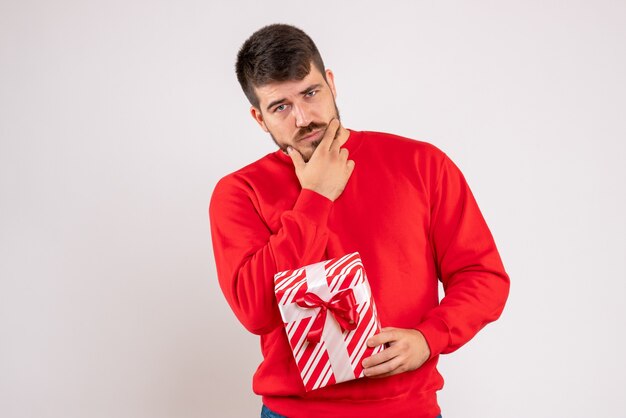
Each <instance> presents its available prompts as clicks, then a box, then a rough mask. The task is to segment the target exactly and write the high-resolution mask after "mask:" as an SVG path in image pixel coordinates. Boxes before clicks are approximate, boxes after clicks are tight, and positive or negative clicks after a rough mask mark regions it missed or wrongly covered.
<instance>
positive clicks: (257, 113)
mask: <svg viewBox="0 0 626 418" xmlns="http://www.w3.org/2000/svg"><path fill="white" fill-rule="evenodd" d="M250 114H251V115H252V118H253V119H254V120H255V121H256V123H258V124H259V126H260V127H261V129H263V130H264V131H265V132H269V130H268V129H267V126H265V121H264V120H263V114H262V113H261V109H258V108H256V107H254V106H250Z"/></svg>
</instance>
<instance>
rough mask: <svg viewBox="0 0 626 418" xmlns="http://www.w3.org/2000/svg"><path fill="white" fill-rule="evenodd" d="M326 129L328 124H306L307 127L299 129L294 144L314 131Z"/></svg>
mask: <svg viewBox="0 0 626 418" xmlns="http://www.w3.org/2000/svg"><path fill="white" fill-rule="evenodd" d="M327 127H328V124H326V123H317V122H311V123H309V124H308V126H305V127H304V128H300V129H299V130H298V132H297V133H296V136H295V141H294V142H297V141H299V140H301V139H302V138H304V137H305V136H307V135H309V134H310V133H311V132H313V131H316V130H319V129H324V130H326V128H327Z"/></svg>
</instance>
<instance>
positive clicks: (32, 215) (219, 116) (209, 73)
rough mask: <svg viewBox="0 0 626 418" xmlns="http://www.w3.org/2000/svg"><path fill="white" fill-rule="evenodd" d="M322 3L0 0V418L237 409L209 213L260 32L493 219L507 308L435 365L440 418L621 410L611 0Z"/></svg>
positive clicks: (620, 21) (238, 368) (620, 181)
mask: <svg viewBox="0 0 626 418" xmlns="http://www.w3.org/2000/svg"><path fill="white" fill-rule="evenodd" d="M334 3H335V2H331V1H326V0H320V1H317V2H313V3H308V4H301V3H299V2H275V1H265V2H252V1H250V2H230V3H226V2H224V4H223V5H219V6H217V5H214V3H212V2H208V1H200V0H196V1H192V0H178V1H173V0H172V1H156V2H155V1H146V0H143V1H121V0H114V1H100V2H96V1H69V0H59V1H55V2H46V1H40V0H39V1H38V0H31V1H28V0H27V1H15V0H14V1H9V0H0V199H1V204H0V416H2V417H4V418H22V417H38V418H49V417H64V418H73V417H93V418H99V417H119V418H125V417H129V418H130V417H132V418H139V417H146V418H148V417H150V418H160V417H176V418H180V417H190V418H191V417H198V418H199V417H209V416H211V417H213V416H214V417H217V416H220V417H253V416H258V411H259V408H260V401H259V399H258V398H257V397H255V396H254V395H253V394H252V391H251V376H252V373H253V371H254V369H255V368H256V365H257V364H258V362H259V359H260V353H259V344H258V340H257V338H256V337H254V336H252V335H248V334H247V333H246V332H245V331H244V329H243V328H242V327H241V326H240V325H239V324H238V323H237V322H236V320H235V318H234V316H233V315H232V313H231V312H230V310H229V308H228V307H227V305H226V303H225V301H224V300H223V297H222V295H221V293H220V290H219V287H218V285H217V281H216V277H215V267H214V264H213V255H212V250H211V247H210V237H209V229H208V220H207V213H206V210H207V204H208V201H209V197H210V193H211V191H212V188H213V185H214V184H215V182H216V181H217V180H218V179H219V178H220V177H221V176H223V175H225V174H226V173H227V172H230V171H233V170H235V169H236V168H239V167H241V166H243V165H244V164H247V163H249V162H251V161H253V160H255V159H257V158H259V157H260V156H262V155H264V154H265V153H268V152H271V151H273V150H274V145H273V143H272V141H271V140H270V139H269V137H266V135H265V134H264V133H263V132H262V131H261V130H260V129H259V128H258V127H257V126H256V125H255V124H254V122H253V121H252V119H251V118H250V117H249V115H248V105H247V103H246V101H245V98H244V96H243V94H242V93H241V91H240V90H239V86H238V85H237V83H236V79H235V76H234V72H233V66H234V59H235V54H236V52H237V49H238V48H239V46H240V44H241V43H242V42H243V41H244V40H245V39H246V37H247V36H249V35H250V34H251V33H252V32H253V31H254V30H256V29H258V28H259V27H260V26H262V25H265V24H268V23H273V22H286V23H292V24H296V25H298V26H300V27H302V28H303V29H304V30H305V31H307V32H308V33H309V34H310V35H311V36H312V37H313V38H314V39H315V40H316V42H317V44H318V46H319V48H320V49H321V51H322V54H323V55H324V57H325V61H326V64H327V66H328V67H329V68H332V69H333V70H334V71H335V75H336V83H337V87H338V89H339V98H338V99H339V100H338V105H339V107H340V110H341V112H342V117H343V120H344V122H345V124H346V125H347V126H348V127H351V128H354V129H362V130H382V131H389V132H393V133H397V134H401V135H405V136H410V137H413V138H417V139H422V140H426V141H429V142H432V143H435V144H436V145H438V146H439V147H440V148H442V149H444V150H445V151H446V152H447V153H448V154H449V155H450V156H451V157H452V158H453V159H454V160H455V161H456V162H457V164H458V165H459V166H460V167H461V169H462V170H463V171H464V173H465V174H466V177H467V178H468V180H469V182H470V184H471V185H472V188H473V190H474V192H475V194H476V196H477V199H478V201H479V204H480V205H481V208H482V210H483V212H484V214H485V216H486V218H487V221H488V222H489V224H490V226H491V229H492V232H493V234H494V236H495V238H496V241H497V243H498V245H499V248H500V250H501V254H502V256H503V259H504V261H505V265H506V267H507V269H508V271H509V273H510V275H511V278H512V288H511V296H510V300H509V303H508V306H507V308H506V310H505V312H504V314H503V316H502V318H501V320H500V321H499V322H496V323H494V324H492V325H491V326H489V327H488V328H486V329H485V330H484V331H483V332H482V333H481V334H479V335H478V336H477V337H476V338H475V339H474V340H472V341H471V342H470V343H469V344H468V345H467V346H465V347H463V348H462V349H461V350H459V351H458V352H456V353H454V354H451V355H448V356H444V357H442V359H441V370H442V372H443V373H444V376H445V377H446V387H445V388H444V390H443V391H442V392H441V394H440V401H441V405H442V408H443V412H444V416H445V417H446V418H452V417H462V418H472V417H481V418H488V417H493V418H495V417H520V418H522V417H568V418H572V417H588V416H608V417H615V416H623V414H624V410H626V401H625V400H624V399H625V398H624V396H623V388H624V387H626V378H625V376H626V367H625V360H624V354H623V353H624V348H625V342H624V341H625V340H624V331H623V329H624V325H625V324H624V322H625V321H624V318H625V314H626V308H625V307H624V305H625V304H624V297H625V296H626V292H625V290H626V289H625V287H626V286H625V284H624V282H625V279H626V274H625V273H624V271H625V270H624V268H623V263H624V258H625V257H624V256H625V255H626V245H625V239H624V237H625V236H626V223H625V222H624V218H623V214H624V213H625V212H626V203H625V187H624V181H625V180H626V170H625V168H624V162H623V160H624V158H625V154H626V152H625V151H626V146H625V142H626V124H625V117H626V99H625V98H626V82H625V77H624V74H626V48H625V41H626V3H624V2H619V1H594V2H590V1H571V2H556V1H526V2H510V1H500V2H495V1H477V2H469V1H468V2H426V1H405V2H386V3H381V2H364V1H359V2H336V3H339V4H334ZM381 4H384V5H386V6H387V7H386V8H384V9H382V8H381Z"/></svg>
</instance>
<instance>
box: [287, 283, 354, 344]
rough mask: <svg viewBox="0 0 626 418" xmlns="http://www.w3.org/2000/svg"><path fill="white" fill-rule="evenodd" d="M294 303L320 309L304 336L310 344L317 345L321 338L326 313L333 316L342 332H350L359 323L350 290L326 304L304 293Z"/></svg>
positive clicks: (315, 296) (312, 295) (340, 293)
mask: <svg viewBox="0 0 626 418" xmlns="http://www.w3.org/2000/svg"><path fill="white" fill-rule="evenodd" d="M296 303H297V304H298V306H300V307H302V308H321V309H320V311H319V312H318V313H317V316H316V317H315V319H314V320H313V325H311V328H310V329H309V332H308V334H307V336H306V338H307V340H309V342H312V343H318V342H319V341H320V339H321V338H322V331H323V330H324V324H325V323H326V315H327V314H328V311H330V312H331V313H332V314H333V317H334V318H335V319H336V320H337V323H339V326H341V328H342V329H343V330H349V331H352V330H353V329H355V328H356V326H357V322H359V314H358V313H357V311H356V306H357V304H356V298H355V297H354V292H353V291H352V289H347V290H344V291H342V292H338V293H336V294H335V295H334V296H333V297H332V298H330V300H329V301H328V302H326V301H324V300H323V299H322V298H320V297H319V296H317V295H316V294H315V293H312V292H306V293H305V294H304V295H301V296H300V297H298V298H297V299H296Z"/></svg>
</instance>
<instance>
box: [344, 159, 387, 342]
mask: <svg viewBox="0 0 626 418" xmlns="http://www.w3.org/2000/svg"><path fill="white" fill-rule="evenodd" d="M351 161H352V160H351ZM352 165H353V166H354V161H353V164H352ZM397 339H398V337H397V336H396V332H395V331H394V329H393V328H383V329H381V330H380V332H379V333H378V334H376V335H374V336H373V337H371V338H370V339H368V340H367V345H368V346H369V347H376V346H379V345H381V344H385V343H389V342H392V341H395V340H397Z"/></svg>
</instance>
